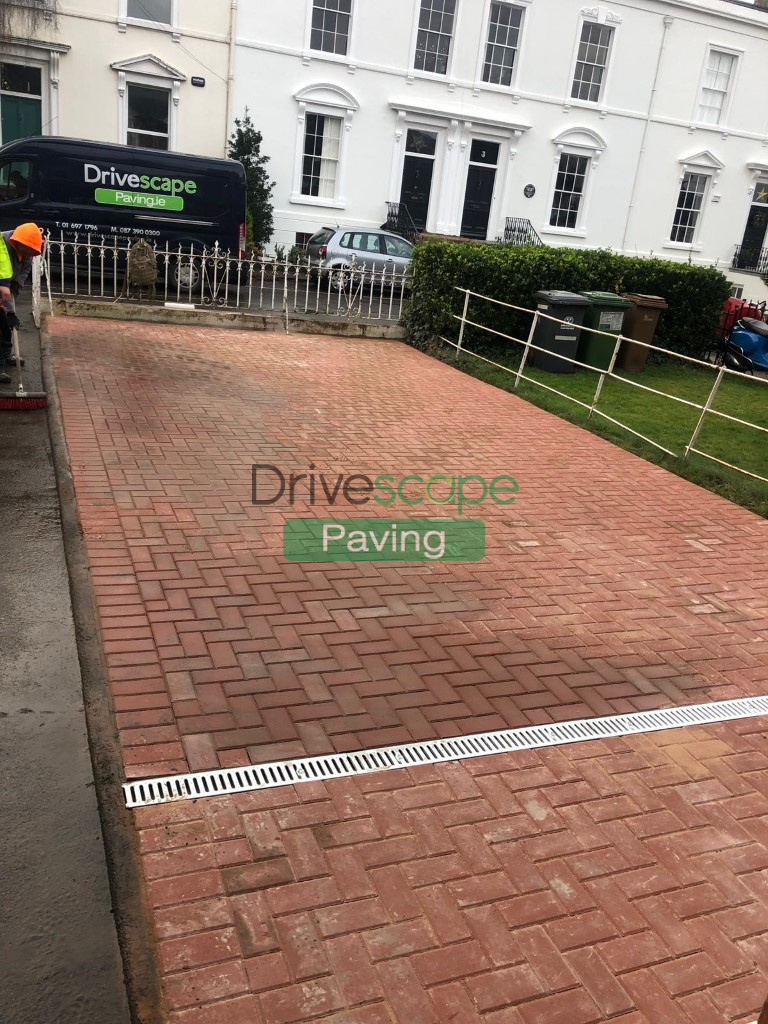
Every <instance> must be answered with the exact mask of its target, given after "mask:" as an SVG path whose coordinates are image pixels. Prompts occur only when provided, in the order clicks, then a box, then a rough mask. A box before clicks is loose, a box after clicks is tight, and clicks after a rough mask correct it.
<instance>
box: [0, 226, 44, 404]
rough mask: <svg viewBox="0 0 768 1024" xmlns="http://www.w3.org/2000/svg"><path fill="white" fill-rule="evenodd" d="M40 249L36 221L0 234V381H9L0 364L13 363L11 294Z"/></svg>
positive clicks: (14, 320) (20, 284)
mask: <svg viewBox="0 0 768 1024" xmlns="http://www.w3.org/2000/svg"><path fill="white" fill-rule="evenodd" d="M42 251H43V233H42V231H41V230H40V228H39V227H38V226H37V224H19V226H18V227H17V228H14V229H13V231H3V232H2V233H0V384H10V382H11V377H10V375H9V374H7V373H4V372H2V367H3V366H4V365H5V366H13V365H14V360H13V359H12V357H11V352H12V351H13V339H12V336H11V329H12V328H13V327H18V326H19V318H18V317H17V316H16V307H15V305H14V301H13V300H14V296H16V295H18V294H19V290H20V289H21V288H22V287H23V285H24V282H25V281H26V280H27V278H28V277H29V274H30V271H31V270H32V259H33V257H35V256H39V255H40V253H41V252H42ZM21 362H22V363H23V362H24V360H21Z"/></svg>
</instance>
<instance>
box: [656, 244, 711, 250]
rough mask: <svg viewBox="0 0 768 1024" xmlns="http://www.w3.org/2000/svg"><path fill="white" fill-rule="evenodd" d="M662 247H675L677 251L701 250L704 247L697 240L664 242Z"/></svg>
mask: <svg viewBox="0 0 768 1024" xmlns="http://www.w3.org/2000/svg"><path fill="white" fill-rule="evenodd" d="M661 248H662V249H676V250H677V252H701V250H702V249H703V248H704V246H703V245H701V244H700V243H699V242H665V243H664V244H663V245H662V247H661Z"/></svg>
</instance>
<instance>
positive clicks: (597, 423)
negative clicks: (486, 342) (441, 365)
mask: <svg viewBox="0 0 768 1024" xmlns="http://www.w3.org/2000/svg"><path fill="white" fill-rule="evenodd" d="M515 349H516V351H515V352H510V355H509V358H508V359H507V358H505V357H499V356H498V355H497V356H493V357H492V358H493V359H494V361H496V362H503V363H504V365H508V366H510V367H516V365H517V360H518V358H519V349H517V346H515ZM436 354H437V355H439V357H440V358H441V359H444V360H445V361H446V362H450V363H453V364H454V365H456V366H458V368H459V369H461V370H463V371H464V372H465V373H469V374H471V375H472V376H473V377H477V378H478V379H479V380H484V381H486V382H487V383H489V384H493V385H494V386H496V387H499V388H502V389H503V390H505V391H514V381H515V378H514V375H513V374H511V373H509V372H508V371H506V370H502V369H497V368H496V367H492V366H489V365H488V364H487V363H483V362H482V361H481V360H479V359H473V358H472V357H471V356H462V357H461V358H460V359H459V360H458V361H456V360H455V350H454V349H452V348H450V347H449V346H448V345H441V346H440V348H439V350H438V351H437V352H436ZM489 358H490V357H489ZM525 372H526V375H527V376H530V377H532V378H534V380H537V381H541V382H542V383H543V384H546V385H548V386H549V387H553V388H557V390H558V391H562V392H565V393H566V394H568V395H570V396H571V397H572V398H576V399H578V400H579V401H582V402H586V403H587V404H591V403H592V399H593V397H594V393H595V388H596V386H597V382H598V379H599V375H598V374H597V373H596V372H594V373H593V372H590V371H588V370H580V371H577V372H576V373H571V374H553V373H545V372H543V371H542V370H536V369H526V371H525ZM620 377H621V379H612V378H606V380H605V384H604V386H603V390H602V394H601V396H600V401H599V403H598V408H599V409H600V410H601V411H602V412H604V413H606V414H607V415H609V416H612V417H613V418H614V419H617V420H620V421H621V422H622V423H623V424H625V425H626V426H628V427H630V428H631V429H632V430H636V431H638V432H639V433H641V434H644V435H645V436H646V437H649V438H651V439H652V440H653V441H655V442H656V443H657V444H660V445H663V446H664V448H667V449H669V450H670V451H672V452H675V453H676V454H677V455H678V456H679V457H678V458H675V457H673V456H670V455H666V454H664V453H663V452H661V451H659V450H658V449H657V448H654V446H653V445H651V444H648V443H647V442H646V441H643V440H641V439H640V438H637V437H635V436H634V435H632V434H630V433H629V432H628V431H627V430H623V429H622V428H621V427H619V426H616V425H615V424H613V423H611V422H610V421H608V420H606V419H604V418H603V417H602V416H598V415H593V416H592V418H591V419H588V418H587V417H588V410H587V409H583V408H582V407H581V406H578V405H576V404H575V403H574V402H570V401H568V399H566V398H561V397H560V396H559V395H553V394H551V393H550V392H548V391H545V390H544V389H543V388H540V387H537V386H536V385H535V384H533V383H531V382H528V381H524V380H521V381H520V386H519V388H518V389H517V391H516V392H515V393H516V394H517V395H519V396H520V397H521V398H524V399H526V401H529V402H532V403H533V404H534V405H538V406H540V407H541V408H543V409H547V410H549V411H550V412H553V413H555V414H556V415H557V416H561V417H562V418H563V419H567V420H570V421H571V422H572V423H578V424H580V425H581V426H583V427H586V428H587V429H588V430H592V431H593V432H594V433H596V434H599V435H600V436H601V437H605V438H607V439H608V440H610V441H613V442H614V443H615V444H618V445H620V446H621V447H622V448H626V449H627V450H628V451H632V452H635V454H637V455H641V456H642V457H643V458H646V459H648V460H649V461H651V462H654V463H656V464H658V465H660V466H663V467H664V468H665V469H668V470H670V471H671V472H672V473H677V474H678V475H679V476H683V477H685V478H686V479H688V480H691V481H693V482H694V483H697V484H699V485H700V486H702V487H707V488H708V489H709V490H712V491H715V492H716V493H718V494H721V495H722V496H723V497H725V498H728V499H729V500H730V501H734V502H736V503H737V504H739V505H744V506H745V507H747V508H749V509H752V511H754V512H756V513H757V514H758V515H761V516H764V517H765V518H768V484H766V483H762V482H761V481H759V480H753V479H752V478H750V477H748V476H745V475H743V474H741V473H737V472H734V471H733V470H729V469H727V468H725V467H724V466H719V465H718V464H717V463H715V462H712V461H710V460H709V459H705V458H703V457H702V456H700V455H696V454H690V455H689V456H688V458H687V459H683V458H682V455H683V453H684V452H685V448H686V445H687V444H688V443H689V441H690V439H691V435H692V433H693V431H694V429H695V427H696V424H697V422H698V419H699V416H700V410H699V409H693V408H691V407H690V406H686V405H683V404H682V403H680V402H675V401H673V400H671V399H669V398H664V397H661V396H659V395H654V394H650V393H649V392H647V391H643V390H642V389H641V388H638V387H633V386H632V384H630V383H624V381H625V380H627V381H636V382H637V383H638V384H643V385H645V386H647V387H653V388H656V389H657V390H659V391H663V392H665V393H666V394H668V395H674V396H676V397H677V398H684V399H687V400H688V401H691V402H697V403H700V404H704V402H706V400H707V396H708V395H709V393H710V391H711V388H712V385H713V384H714V382H715V379H716V371H715V370H714V369H713V370H711V371H709V370H706V369H704V368H699V367H696V366H692V365H691V364H685V363H683V362H682V361H680V362H677V361H673V362H669V363H665V364H663V365H660V366H647V367H646V369H645V370H644V371H643V372H642V373H633V374H630V373H622V374H620ZM712 408H713V409H714V410H717V411H720V412H724V413H728V414H729V415H731V416H738V417H739V418H740V419H743V420H747V421H749V422H751V423H756V424H758V425H759V426H762V427H765V428H767V429H768V381H760V380H755V379H754V378H752V377H747V376H741V375H739V376H738V377H733V376H730V375H726V376H725V377H724V379H723V382H722V384H721V386H720V389H719V391H718V394H717V397H716V400H715V402H714V404H713V406H712ZM695 447H696V448H698V449H699V450H700V451H705V452H707V453H709V454H710V455H713V456H715V457H716V458H718V459H723V460H725V461H726V462H730V463H732V464H733V465H736V466H739V467H741V468H742V469H745V470H748V471H749V472H751V473H757V474H760V475H761V476H766V477H768V434H765V433H763V432H761V431H759V430H752V429H750V428H749V427H743V426H741V425H739V424H737V423H730V422H728V421H727V420H724V419H722V418H720V417H718V416H711V415H708V416H707V417H706V419H705V421H704V425H703V427H702V430H701V433H700V434H699V438H698V440H697V442H696V445H695Z"/></svg>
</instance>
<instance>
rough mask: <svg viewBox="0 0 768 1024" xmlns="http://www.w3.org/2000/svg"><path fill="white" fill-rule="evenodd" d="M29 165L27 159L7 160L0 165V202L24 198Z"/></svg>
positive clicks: (27, 187) (27, 190)
mask: <svg viewBox="0 0 768 1024" xmlns="http://www.w3.org/2000/svg"><path fill="white" fill-rule="evenodd" d="M30 173H31V165H30V163H29V161H28V160H7V161H5V162H4V163H3V164H1V165H0V202H4V201H6V200H8V199H24V198H25V197H26V195H27V193H28V192H29V175H30Z"/></svg>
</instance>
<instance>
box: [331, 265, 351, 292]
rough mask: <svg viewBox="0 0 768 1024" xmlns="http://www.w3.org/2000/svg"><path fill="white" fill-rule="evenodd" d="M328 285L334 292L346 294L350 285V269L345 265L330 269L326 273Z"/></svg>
mask: <svg viewBox="0 0 768 1024" xmlns="http://www.w3.org/2000/svg"><path fill="white" fill-rule="evenodd" d="M328 283H329V284H330V286H331V290H332V291H334V292H346V291H348V290H349V287H350V285H351V284H352V268H351V267H349V266H347V265H346V264H345V265H344V266H341V267H332V268H331V269H330V270H329V271H328Z"/></svg>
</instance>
